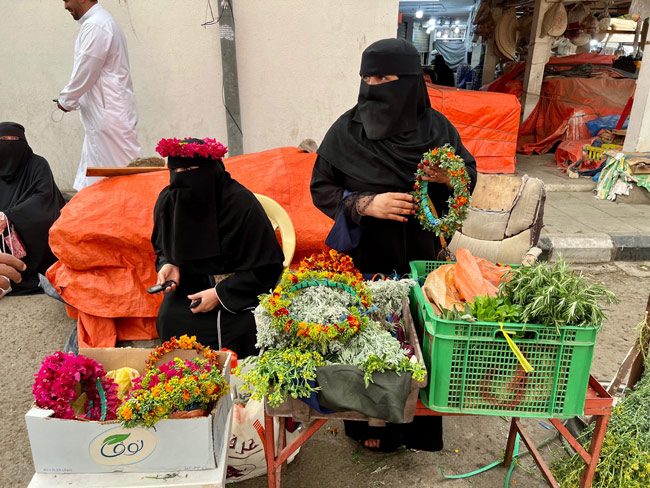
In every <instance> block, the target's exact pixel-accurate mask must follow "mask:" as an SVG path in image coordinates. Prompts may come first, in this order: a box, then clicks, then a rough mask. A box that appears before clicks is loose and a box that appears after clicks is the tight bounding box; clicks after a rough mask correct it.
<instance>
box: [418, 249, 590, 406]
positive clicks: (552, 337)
mask: <svg viewBox="0 0 650 488" xmlns="http://www.w3.org/2000/svg"><path fill="white" fill-rule="evenodd" d="M443 264H450V263H445V262H440V261H412V262H411V275H412V277H413V279H415V280H417V281H418V282H419V284H420V285H421V284H422V283H423V282H424V279H425V278H426V277H427V275H428V274H429V273H430V272H431V271H433V270H434V269H436V268H438V267H439V266H441V265H443ZM410 293H411V295H410V301H411V315H412V316H413V320H414V322H415V326H416V330H417V332H418V335H419V337H420V343H421V345H422V355H423V357H424V362H425V364H426V367H427V371H428V379H429V382H428V384H427V386H426V387H425V388H423V389H422V390H421V391H420V397H421V399H422V402H423V403H424V404H425V405H426V406H427V407H429V408H430V409H432V410H436V411H439V412H454V413H466V414H481V415H504V416H514V417H542V418H570V417H574V416H576V415H582V413H583V407H584V401H585V397H586V393H587V385H588V383H589V370H590V367H591V360H592V357H593V352H594V345H595V343H596V333H597V331H598V328H597V327H563V328H561V329H560V334H559V335H558V333H557V331H556V329H555V327H547V326H544V325H537V324H513V323H507V324H503V325H504V330H506V331H508V332H514V333H516V334H515V335H511V336H510V337H511V338H512V340H513V341H514V342H515V344H516V345H517V346H518V347H519V349H520V350H521V352H522V354H523V355H524V357H525V358H526V359H527V360H528V362H529V363H530V364H531V366H532V367H533V371H531V372H529V373H526V372H525V371H524V369H523V367H522V366H521V364H520V363H519V360H518V359H517V358H516V356H515V354H514V352H513V351H512V349H511V348H510V346H508V343H507V341H506V339H505V337H504V335H503V333H502V332H501V330H500V326H499V324H495V323H493V322H464V321H456V320H444V319H441V318H440V317H437V316H436V315H435V314H434V313H433V309H432V307H431V304H429V303H428V302H426V300H425V299H424V295H423V292H422V288H421V287H420V286H414V287H412V288H411V292H410Z"/></svg>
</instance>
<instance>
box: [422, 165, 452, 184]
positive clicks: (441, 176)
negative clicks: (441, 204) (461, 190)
mask: <svg viewBox="0 0 650 488" xmlns="http://www.w3.org/2000/svg"><path fill="white" fill-rule="evenodd" d="M422 171H424V172H425V173H426V174H427V176H423V177H422V181H428V182H431V183H442V184H443V185H445V186H446V187H447V188H451V179H449V175H448V174H447V171H446V170H444V169H442V168H440V167H439V166H436V165H435V164H432V165H429V166H425V167H424V168H422Z"/></svg>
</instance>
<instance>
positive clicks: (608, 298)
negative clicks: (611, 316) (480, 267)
mask: <svg viewBox="0 0 650 488" xmlns="http://www.w3.org/2000/svg"><path fill="white" fill-rule="evenodd" d="M499 296H500V297H507V298H509V299H510V300H511V301H512V304H513V305H519V306H521V307H523V311H522V314H521V322H523V323H532V324H542V325H548V326H554V327H555V328H556V329H557V331H558V333H559V330H560V327H563V326H567V325H569V326H577V327H599V326H600V325H601V324H602V323H603V321H604V319H605V313H604V312H603V310H602V308H601V306H602V305H603V304H606V305H610V304H611V303H615V302H616V301H617V300H616V297H615V296H614V294H613V293H612V292H610V291H608V290H607V289H606V288H605V287H603V286H602V285H598V284H594V283H590V282H589V281H588V280H587V279H586V278H585V277H584V276H582V274H581V273H578V272H576V271H573V270H571V269H570V268H569V265H568V264H567V263H566V262H565V261H564V259H563V258H562V257H560V258H559V259H558V260H557V261H556V262H555V263H554V264H553V265H551V266H549V265H547V264H546V263H543V262H538V263H536V264H533V265H531V266H521V267H519V268H514V269H513V270H512V271H510V272H508V274H507V275H506V277H505V279H504V280H503V281H502V282H501V286H500V287H499Z"/></svg>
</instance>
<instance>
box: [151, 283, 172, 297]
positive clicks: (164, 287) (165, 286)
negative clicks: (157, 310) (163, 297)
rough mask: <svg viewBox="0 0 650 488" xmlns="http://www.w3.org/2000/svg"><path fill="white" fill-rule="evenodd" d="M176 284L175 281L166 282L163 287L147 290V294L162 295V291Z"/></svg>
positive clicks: (153, 287) (157, 286)
mask: <svg viewBox="0 0 650 488" xmlns="http://www.w3.org/2000/svg"><path fill="white" fill-rule="evenodd" d="M175 284H176V282H175V281H174V280H169V281H165V282H164V283H163V284H162V285H154V286H152V287H151V288H147V293H151V294H152V295H153V294H154V293H160V292H161V291H163V290H165V289H167V288H169V287H170V286H172V285H175Z"/></svg>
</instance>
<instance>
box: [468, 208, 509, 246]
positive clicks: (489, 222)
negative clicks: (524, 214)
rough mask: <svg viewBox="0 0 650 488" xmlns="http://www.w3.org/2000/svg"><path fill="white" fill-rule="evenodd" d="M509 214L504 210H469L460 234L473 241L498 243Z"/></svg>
mask: <svg viewBox="0 0 650 488" xmlns="http://www.w3.org/2000/svg"><path fill="white" fill-rule="evenodd" d="M509 218H510V212H507V211H505V210H484V209H481V208H474V207H470V208H469V213H468V215H467V219H466V220H465V222H463V228H462V230H461V232H462V233H463V234H464V235H466V236H469V237H473V238H474V239H483V240H486V241H500V240H501V239H503V236H504V235H505V233H506V227H507V226H508V220H509Z"/></svg>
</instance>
